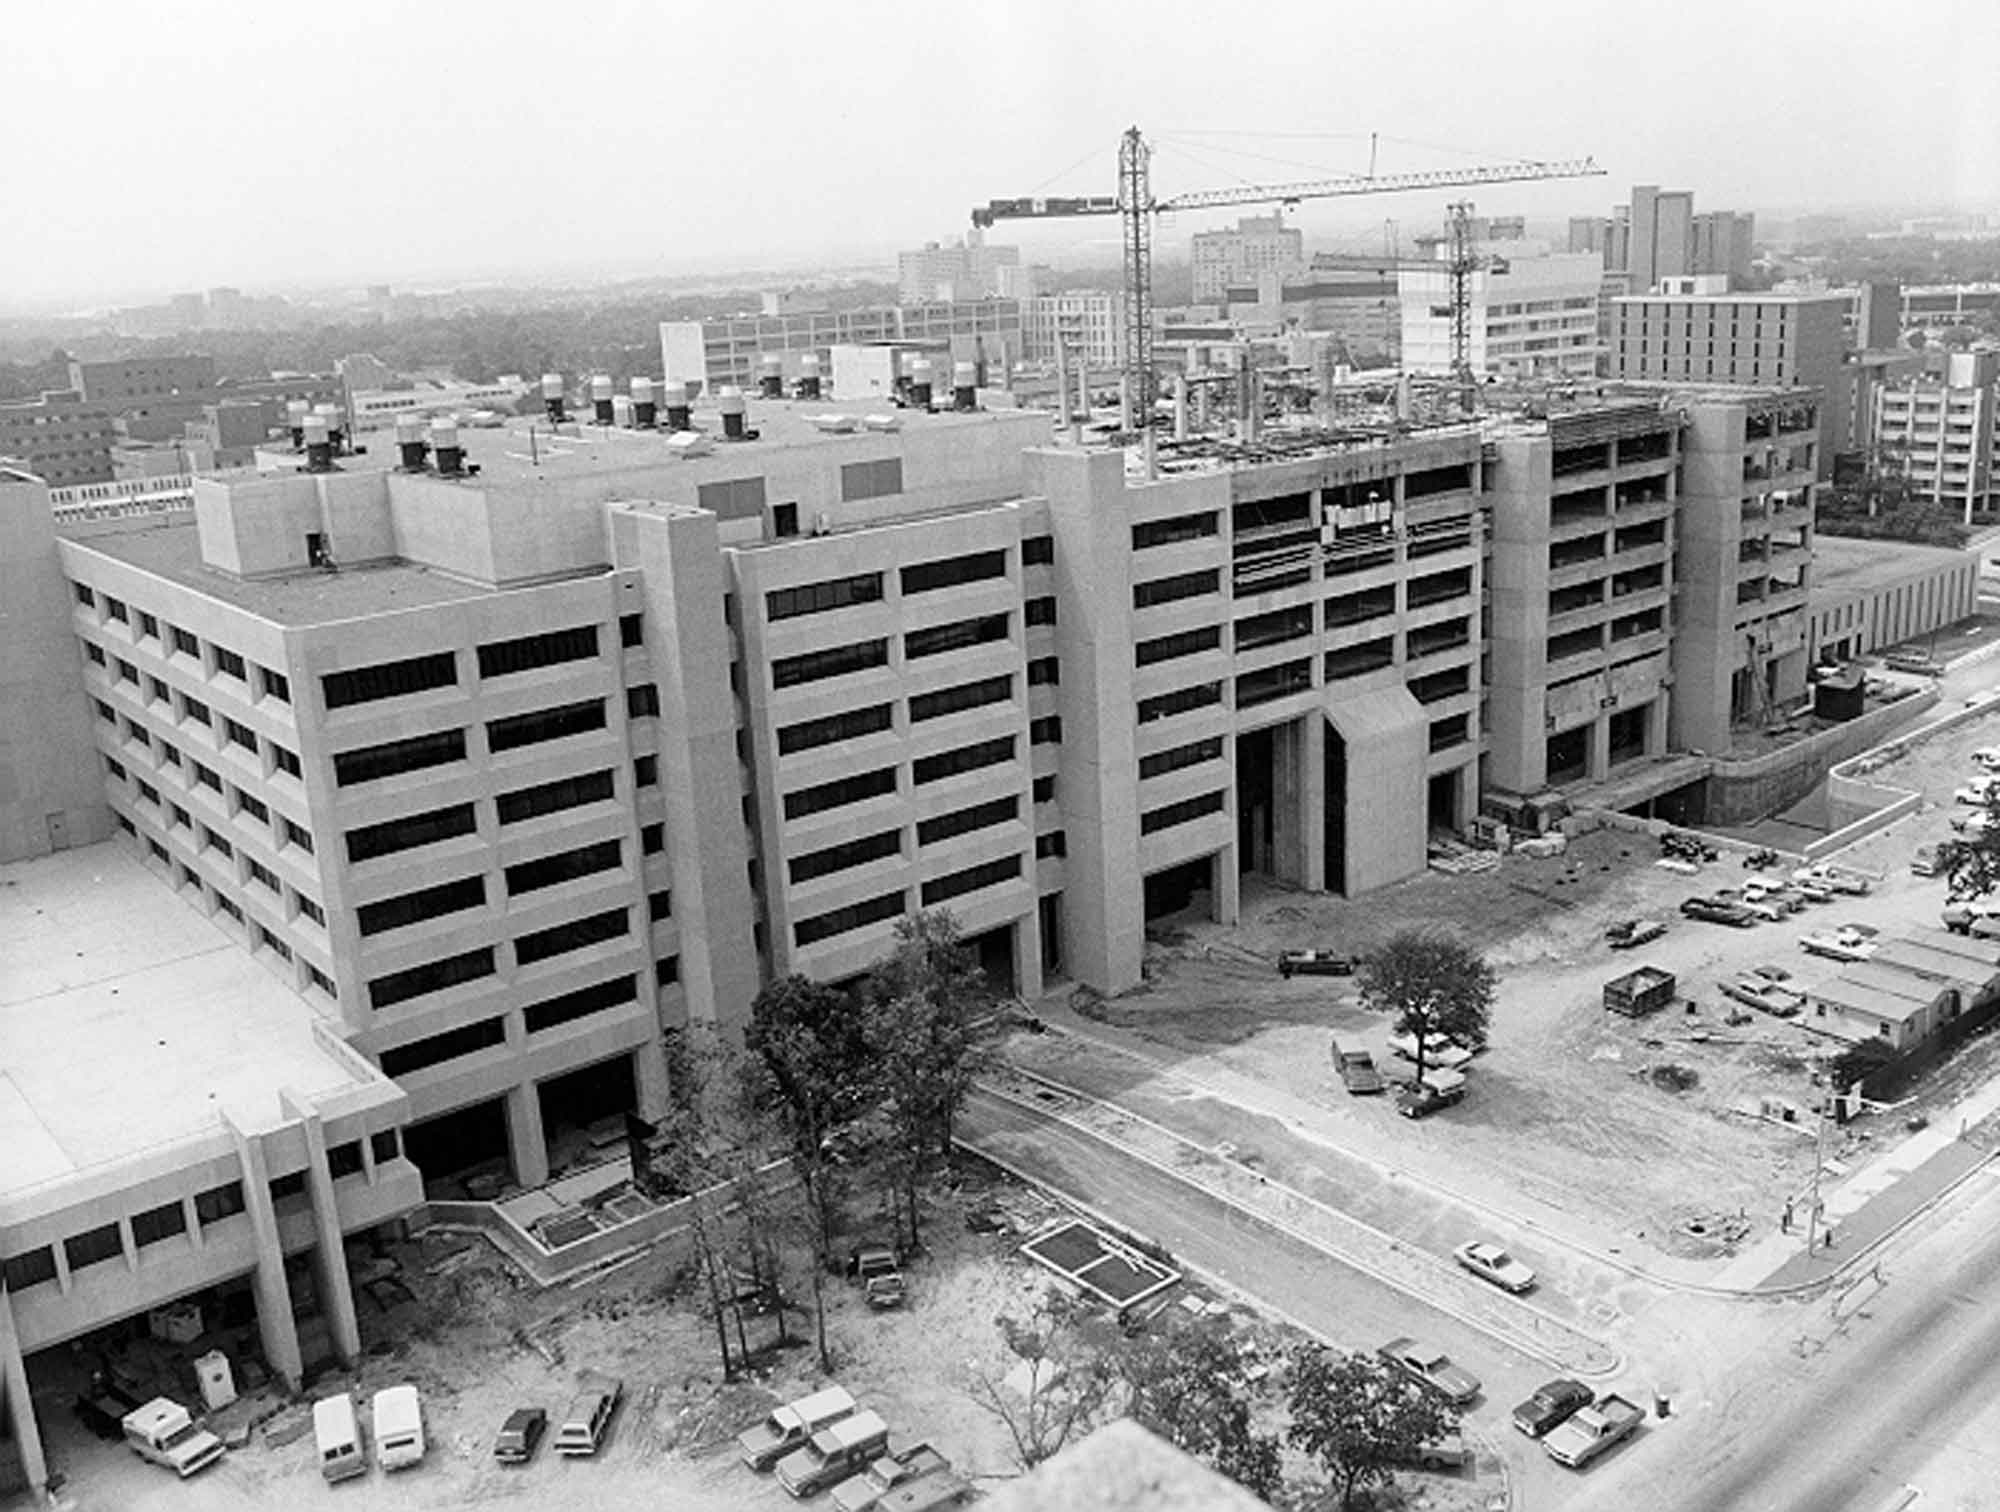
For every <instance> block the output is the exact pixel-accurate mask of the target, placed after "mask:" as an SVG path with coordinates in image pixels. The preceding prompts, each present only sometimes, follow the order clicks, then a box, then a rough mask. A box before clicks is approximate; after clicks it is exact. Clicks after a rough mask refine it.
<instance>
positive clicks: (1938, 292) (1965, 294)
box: [1902, 283, 2000, 331]
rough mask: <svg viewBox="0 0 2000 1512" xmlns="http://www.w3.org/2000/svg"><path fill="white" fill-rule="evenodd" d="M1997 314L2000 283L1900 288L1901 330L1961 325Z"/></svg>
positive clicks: (1919, 285) (1927, 285) (1999, 311)
mask: <svg viewBox="0 0 2000 1512" xmlns="http://www.w3.org/2000/svg"><path fill="white" fill-rule="evenodd" d="M1996 315H2000V283H1970V284H1911V285H1909V286H1908V287H1906V288H1905V289H1904V290H1903V299H1902V317H1903V329H1904V330H1906V331H1910V330H1916V329H1918V328H1920V327H1924V326H1954V325H1963V324H1965V323H1967V322H1969V321H1974V320H1977V319H1979V318H1981V317H1985V318H1988V319H1991V318H1993V317H1994V316H1996Z"/></svg>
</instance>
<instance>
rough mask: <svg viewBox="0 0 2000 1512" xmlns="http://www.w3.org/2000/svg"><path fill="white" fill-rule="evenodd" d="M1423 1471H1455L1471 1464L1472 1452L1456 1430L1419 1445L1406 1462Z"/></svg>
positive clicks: (1463, 1436)
mask: <svg viewBox="0 0 2000 1512" xmlns="http://www.w3.org/2000/svg"><path fill="white" fill-rule="evenodd" d="M1406 1463H1408V1464H1412V1465H1416V1466H1419V1467H1420V1468H1422V1469H1425V1470H1457V1469H1459V1468H1460V1467H1461V1466H1464V1465H1469V1464H1471V1463H1472V1450H1471V1449H1470V1448H1469V1447H1468V1446H1467V1444H1466V1442H1465V1435H1464V1434H1462V1433H1460V1432H1459V1431H1458V1430H1457V1429H1456V1428H1454V1429H1451V1430H1450V1431H1448V1432H1445V1433H1440V1434H1439V1435H1438V1436H1437V1437H1436V1438H1434V1439H1431V1440H1429V1441H1427V1442H1425V1443H1422V1444H1419V1445H1418V1446H1417V1448H1416V1451H1415V1452H1414V1453H1412V1454H1411V1455H1410V1457H1409V1459H1408V1460H1407V1461H1406Z"/></svg>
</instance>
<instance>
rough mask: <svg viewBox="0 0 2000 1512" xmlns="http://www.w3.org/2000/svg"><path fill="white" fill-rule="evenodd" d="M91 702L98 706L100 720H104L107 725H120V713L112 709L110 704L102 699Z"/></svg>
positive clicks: (94, 699)
mask: <svg viewBox="0 0 2000 1512" xmlns="http://www.w3.org/2000/svg"><path fill="white" fill-rule="evenodd" d="M91 702H92V703H94V704H96V705H97V717H98V718H99V719H101V720H103V721H104V722H105V723H106V724H114V725H115V724H117V723H118V711H117V710H116V709H114V708H112V707H111V705H110V704H108V703H106V702H105V701H104V700H103V699H101V698H93V699H92V700H91Z"/></svg>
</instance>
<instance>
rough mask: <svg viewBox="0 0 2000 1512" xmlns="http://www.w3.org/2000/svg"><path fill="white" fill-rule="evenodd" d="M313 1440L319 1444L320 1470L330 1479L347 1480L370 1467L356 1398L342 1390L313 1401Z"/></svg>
mask: <svg viewBox="0 0 2000 1512" xmlns="http://www.w3.org/2000/svg"><path fill="white" fill-rule="evenodd" d="M313 1439H314V1441H315V1442H317V1443H318V1445H319V1473H320V1474H321V1475H323V1476H325V1477H326V1478H327V1479H328V1480H329V1481H344V1480H346V1479H347V1478H348V1477H349V1476H351V1475H362V1474H365V1473H366V1472H367V1469H368V1457H367V1456H366V1455H364V1454H363V1453H362V1452H361V1420H360V1419H359V1418H358V1417H356V1416H355V1412H354V1398H353V1397H352V1396H350V1395H349V1394H348V1393H347V1392H345V1391H343V1392H341V1393H340V1395H339V1396H330V1397H323V1398H322V1399H321V1400H319V1401H317V1402H314V1403H313Z"/></svg>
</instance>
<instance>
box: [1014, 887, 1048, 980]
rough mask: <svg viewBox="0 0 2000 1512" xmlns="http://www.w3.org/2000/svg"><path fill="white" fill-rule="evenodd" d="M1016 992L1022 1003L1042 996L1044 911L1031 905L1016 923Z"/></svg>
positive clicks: (1036, 905) (1037, 906)
mask: <svg viewBox="0 0 2000 1512" xmlns="http://www.w3.org/2000/svg"><path fill="white" fill-rule="evenodd" d="M1013 936H1014V992H1015V995H1016V996H1018V997H1019V998H1020V999H1021V1001H1022V1002H1024V1003H1032V1002H1034V1001H1035V999H1036V998H1038V997H1040V996H1041V995H1042V911H1041V908H1040V907H1039V905H1038V904H1031V905H1030V906H1029V908H1028V911H1027V912H1026V913H1024V914H1022V915H1021V917H1020V918H1018V919H1016V920H1015V921H1014V930H1013Z"/></svg>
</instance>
